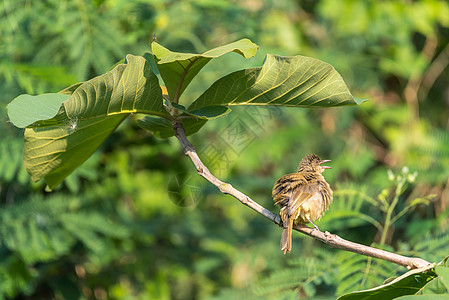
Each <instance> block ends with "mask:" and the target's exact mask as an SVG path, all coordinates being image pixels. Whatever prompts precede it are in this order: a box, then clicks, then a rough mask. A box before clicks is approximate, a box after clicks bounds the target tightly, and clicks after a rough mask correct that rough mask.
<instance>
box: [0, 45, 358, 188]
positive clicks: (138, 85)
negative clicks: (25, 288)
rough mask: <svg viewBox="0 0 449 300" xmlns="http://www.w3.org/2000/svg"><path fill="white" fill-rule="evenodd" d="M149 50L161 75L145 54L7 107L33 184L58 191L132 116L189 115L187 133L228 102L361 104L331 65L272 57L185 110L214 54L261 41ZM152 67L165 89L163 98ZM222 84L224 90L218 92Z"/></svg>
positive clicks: (247, 49)
mask: <svg viewBox="0 0 449 300" xmlns="http://www.w3.org/2000/svg"><path fill="white" fill-rule="evenodd" d="M152 47H153V48H152V49H153V52H154V54H153V59H154V61H155V62H157V70H158V72H156V70H154V65H153V64H151V66H150V63H148V61H146V59H145V58H144V57H140V56H133V55H128V56H127V57H126V61H125V63H124V64H118V65H116V66H115V68H114V69H113V70H111V71H109V72H107V73H106V74H104V75H101V76H98V77H95V78H93V79H91V80H89V81H87V82H84V83H78V84H74V85H72V86H71V87H69V88H67V89H65V90H64V91H62V94H44V95H39V96H34V97H33V96H30V95H21V96H19V97H17V98H15V99H14V100H13V101H12V102H11V103H10V104H8V115H9V117H10V120H11V122H12V123H13V124H15V125H16V126H18V127H20V128H23V127H26V130H25V134H24V135H25V145H24V160H25V166H26V168H27V171H28V172H29V173H30V174H31V179H32V180H33V181H38V180H40V179H42V178H45V180H46V182H47V184H48V187H49V188H50V189H53V188H55V187H56V186H57V185H58V184H59V183H61V182H62V181H63V180H64V178H65V177H67V176H68V175H69V174H70V173H71V172H73V170H75V169H76V168H77V167H78V166H79V165H80V164H82V163H83V162H84V161H85V160H86V159H87V158H89V157H90V156H91V155H92V154H93V152H94V151H95V150H96V149H98V148H99V147H100V145H101V144H102V143H103V142H104V141H105V140H106V138H107V137H109V135H110V134H111V133H112V132H113V131H114V130H115V128H117V126H118V125H119V124H120V123H121V122H122V121H123V120H124V119H125V118H126V117H127V116H128V115H129V114H131V113H142V114H150V115H156V116H159V117H162V118H165V119H167V120H169V121H171V122H172V123H173V124H174V122H175V121H182V120H183V119H192V124H187V125H191V126H188V127H187V129H188V131H189V133H190V132H195V129H197V128H199V127H201V126H202V125H203V124H204V123H202V122H198V121H197V119H198V118H201V119H206V120H207V119H214V118H217V117H218V116H221V115H224V114H226V113H228V112H229V111H230V109H229V108H227V107H226V106H229V105H261V104H264V105H280V106H293V107H313V106H318V107H333V106H343V105H355V104H360V103H361V102H362V101H356V100H355V99H354V97H353V96H352V95H351V93H350V92H349V90H348V88H347V87H346V84H345V83H344V81H343V79H342V78H341V76H340V75H339V74H338V72H337V71H335V69H333V68H332V66H330V65H328V64H326V63H324V62H321V61H319V60H317V59H312V58H307V57H302V56H296V57H281V56H273V55H268V56H267V59H266V61H265V63H264V66H263V67H261V68H256V69H251V70H242V71H240V72H237V73H233V74H231V75H230V76H225V77H223V78H222V79H220V80H218V81H217V82H216V83H215V84H213V85H212V86H211V88H210V89H208V90H206V91H205V93H204V94H203V95H202V96H200V97H199V98H198V100H196V101H195V102H193V103H192V105H191V106H190V107H189V109H188V111H186V109H185V107H184V106H182V105H180V104H179V97H180V96H181V94H182V92H183V91H184V90H185V88H186V87H187V86H188V84H189V83H190V82H191V81H192V79H193V78H194V77H195V76H196V75H197V74H198V72H199V71H200V70H201V69H202V68H203V67H204V66H205V65H206V64H207V63H208V62H209V61H210V60H211V59H213V58H217V57H219V56H222V55H224V54H226V53H229V52H237V53H239V54H241V55H242V56H243V57H245V58H249V57H252V56H254V55H255V52H256V51H257V48H258V46H257V45H255V44H254V43H252V42H251V41H250V40H248V39H243V40H240V41H237V42H235V43H231V44H228V45H225V46H221V47H217V48H214V49H212V50H209V51H206V52H205V53H203V54H202V55H195V54H188V53H174V52H171V51H169V50H168V49H166V48H164V47H162V46H160V45H159V44H157V43H154V42H153V46H152ZM150 61H151V60H150ZM152 68H153V70H154V71H155V72H156V73H160V75H161V77H162V79H163V81H164V83H165V85H166V86H167V88H164V90H166V91H167V92H168V95H166V94H165V93H164V103H163V102H162V99H163V96H162V90H161V88H160V87H159V81H158V78H157V76H156V75H155V73H153V71H152ZM242 72H243V73H242ZM240 73H242V74H244V76H242V75H241V74H240ZM217 86H218V87H220V88H221V89H222V88H223V87H225V89H224V90H217ZM229 89H230V90H229ZM208 93H209V94H212V95H214V96H213V97H211V96H210V95H208ZM66 94H70V96H68V95H66ZM59 105H60V108H59V110H58V109H57V107H58V106H59ZM30 106H31V107H39V106H42V110H41V109H39V108H37V109H33V110H28V109H29V108H30ZM139 124H142V125H143V128H146V129H150V130H152V131H156V132H157V134H158V136H159V137H162V136H164V137H168V136H170V134H171V133H172V132H171V131H170V130H168V128H167V127H168V123H167V122H165V121H164V122H162V121H160V120H157V119H154V118H150V119H146V120H145V119H144V120H142V121H141V122H140V123H139ZM153 128H154V129H153Z"/></svg>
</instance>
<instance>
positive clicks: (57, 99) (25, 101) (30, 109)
mask: <svg viewBox="0 0 449 300" xmlns="http://www.w3.org/2000/svg"><path fill="white" fill-rule="evenodd" d="M68 98H69V96H67V95H62V94H42V95H38V96H31V95H20V96H18V97H17V98H15V99H14V100H13V101H11V103H9V104H8V105H7V106H6V108H7V110H8V117H9V120H10V121H11V122H12V123H13V124H14V125H15V126H17V127H19V128H25V127H27V126H29V125H31V124H33V123H34V122H37V121H40V120H48V119H51V118H53V117H54V116H55V115H56V114H57V113H58V111H59V108H60V107H61V104H62V102H64V101H65V100H67V99H68Z"/></svg>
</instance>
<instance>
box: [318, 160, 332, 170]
mask: <svg viewBox="0 0 449 300" xmlns="http://www.w3.org/2000/svg"><path fill="white" fill-rule="evenodd" d="M329 161H331V160H330V159H325V160H322V161H321V162H320V165H321V164H324V163H326V162H329ZM321 168H323V169H332V167H328V166H321Z"/></svg>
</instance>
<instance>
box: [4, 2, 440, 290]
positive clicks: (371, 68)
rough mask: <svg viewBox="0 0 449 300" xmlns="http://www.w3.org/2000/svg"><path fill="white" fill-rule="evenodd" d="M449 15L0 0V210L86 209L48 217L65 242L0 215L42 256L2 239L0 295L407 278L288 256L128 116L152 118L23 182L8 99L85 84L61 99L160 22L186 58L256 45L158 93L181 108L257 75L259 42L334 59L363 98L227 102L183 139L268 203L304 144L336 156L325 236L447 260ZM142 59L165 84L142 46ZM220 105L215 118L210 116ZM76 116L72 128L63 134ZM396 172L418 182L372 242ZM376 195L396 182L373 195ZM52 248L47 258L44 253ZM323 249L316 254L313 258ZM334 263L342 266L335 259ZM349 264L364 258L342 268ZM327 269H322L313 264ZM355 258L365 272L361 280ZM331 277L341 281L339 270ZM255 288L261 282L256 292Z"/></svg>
mask: <svg viewBox="0 0 449 300" xmlns="http://www.w3.org/2000/svg"><path fill="white" fill-rule="evenodd" d="M448 9H449V6H448V3H446V2H444V1H438V0H430V1H429V0H426V1H414V2H401V1H388V2H379V1H366V2H361V1H358V2H354V1H338V2H335V1H328V0H320V1H293V0H283V1H272V0H256V1H246V0H243V1H216V0H192V1H153V0H150V1H139V0H137V1H134V0H133V1H129V0H95V1H85V0H77V1H54V0H44V1H22V0H17V1H3V2H1V3H0V16H1V18H0V32H1V35H0V45H1V46H0V91H1V93H0V95H1V96H0V103H1V105H0V202H1V203H0V211H1V212H6V211H12V210H11V209H12V208H13V207H16V206H17V207H19V206H21V205H24V207H25V206H26V203H28V202H29V201H31V200H33V201H37V200H38V201H39V202H43V203H46V201H48V200H49V202H48V203H51V205H52V206H55V208H54V209H51V208H49V211H53V210H57V209H56V207H57V206H58V205H62V204H58V203H59V201H57V200H56V198H60V199H61V202H69V203H71V204H73V203H78V204H75V205H74V207H68V208H67V209H66V210H63V209H61V210H59V211H61V212H62V214H65V215H67V214H69V215H71V216H72V217H71V218H72V219H75V220H71V221H73V222H74V223H75V224H76V228H82V229H84V228H85V229H84V230H83V232H84V231H87V232H88V233H87V234H86V235H84V234H83V232H81V233H80V232H78V231H77V230H76V228H69V227H70V225H68V226H65V227H64V226H63V224H62V222H63V221H62V220H60V218H59V219H58V220H60V221H59V223H58V222H56V221H52V222H53V223H51V224H52V227H51V228H52V230H55V232H61V235H55V240H54V241H52V235H49V234H48V232H47V231H46V227H39V226H37V230H35V229H33V231H31V229H29V228H31V227H32V226H34V225H32V224H33V222H34V224H38V223H36V219H35V217H33V215H32V214H28V213H27V214H25V215H27V216H29V220H25V219H24V218H22V217H20V215H19V216H18V217H17V218H12V219H11V218H9V219H8V223H5V222H3V219H0V227H2V228H3V227H5V228H12V229H11V230H13V231H11V232H15V234H18V235H19V236H21V237H22V236H27V237H29V238H30V241H33V247H36V245H41V247H40V248H39V247H38V248H37V249H38V250H39V251H38V253H43V254H42V260H39V258H38V257H35V262H34V263H32V264H30V263H26V262H25V261H24V258H23V256H22V254H21V253H25V254H26V253H28V252H29V251H28V252H27V251H26V249H24V248H23V247H22V248H17V249H16V250H9V249H8V248H6V246H4V244H3V236H0V239H1V240H2V246H1V247H0V256H1V257H2V259H1V263H0V291H1V292H0V294H2V296H0V298H2V297H3V298H5V297H6V298H8V299H23V298H29V299H93V298H97V299H193V298H195V299H211V298H214V299H215V298H217V299H218V298H219V299H231V298H244V299H251V298H254V299H260V298H272V299H280V298H281V299H298V295H299V296H300V297H301V298H306V297H308V298H318V299H335V294H336V291H337V290H339V291H343V290H346V289H345V288H344V287H345V286H346V287H348V286H350V285H351V282H352V284H353V285H352V286H353V287H354V288H353V289H370V288H373V287H375V286H379V285H382V284H383V281H384V280H385V279H386V278H390V277H395V276H400V275H402V274H403V273H404V272H405V271H404V269H396V268H395V267H394V266H392V265H390V264H385V265H384V263H383V262H378V261H377V260H374V259H373V260H370V261H369V260H368V259H365V258H361V257H359V256H357V255H353V254H347V253H342V252H341V251H330V250H329V248H328V247H327V246H324V245H322V244H320V243H319V242H315V241H311V240H310V239H308V238H303V239H301V238H300V236H299V235H298V234H295V235H294V239H293V242H294V246H293V249H294V251H293V252H292V253H291V254H290V255H289V256H283V255H282V253H281V252H280V251H279V246H278V244H279V243H278V242H279V237H280V234H281V230H280V229H279V228H277V226H273V224H270V223H269V222H267V221H266V220H263V219H262V218H260V216H258V215H257V214H255V213H254V212H252V211H250V210H248V209H245V208H244V207H243V206H242V205H241V204H239V203H237V201H233V200H232V199H230V198H228V197H226V196H222V195H219V194H218V192H217V191H216V190H215V189H214V188H213V187H210V186H209V185H208V184H207V183H206V182H205V181H204V180H203V179H202V178H200V177H199V176H198V175H197V174H196V172H195V170H194V169H193V168H192V166H191V162H189V161H188V160H186V159H185V157H184V156H183V155H182V154H181V152H180V148H179V145H178V144H177V143H176V140H174V139H168V140H160V139H158V138H155V135H157V134H158V133H157V132H154V134H153V133H150V132H148V131H146V130H143V129H141V128H139V127H137V126H136V124H135V122H130V121H131V120H132V121H137V120H140V121H138V122H139V124H140V125H141V124H142V122H141V120H147V118H150V116H145V117H144V118H143V119H142V118H141V117H140V116H135V115H130V116H129V118H127V119H125V121H123V122H122V123H121V125H120V126H119V127H118V128H117V130H116V131H114V132H113V133H112V134H111V136H110V137H109V138H108V139H106V141H105V142H104V143H103V145H102V146H101V147H100V148H99V149H98V150H97V151H96V153H95V154H94V155H93V156H91V157H90V158H89V159H88V160H87V161H86V162H85V163H84V164H82V165H81V166H80V167H78V168H77V169H76V170H75V171H74V172H73V173H72V174H71V175H69V176H68V177H67V178H66V179H65V181H64V182H63V183H62V184H60V185H59V186H58V187H57V188H56V189H55V191H54V192H53V193H52V194H51V195H50V194H47V193H45V192H44V188H45V187H44V185H43V183H32V182H30V180H29V175H28V174H27V172H26V170H25V167H24V166H23V163H22V162H23V158H22V148H23V130H17V129H16V128H14V127H13V126H11V125H10V124H9V123H8V121H7V116H6V110H5V107H6V104H7V103H8V102H9V101H10V99H13V98H15V97H17V96H18V95H20V94H23V93H28V94H30V95H35V94H42V93H48V92H51V93H56V92H58V91H60V90H61V89H63V88H65V87H66V86H69V85H70V84H72V83H73V82H80V83H79V84H76V85H73V86H70V87H69V88H68V89H66V90H65V91H62V92H61V93H64V94H66V95H71V94H72V93H73V92H74V91H75V89H76V88H77V87H79V86H80V85H81V84H82V82H83V81H86V80H88V79H89V78H93V77H95V76H97V75H100V74H103V73H105V72H107V71H108V70H110V67H111V66H112V65H114V64H115V63H116V62H117V61H120V60H122V59H123V57H125V55H126V53H133V54H135V55H140V54H142V53H145V51H148V48H149V43H150V41H151V40H152V39H153V36H154V34H155V33H156V39H157V42H158V43H160V44H162V45H164V46H165V47H167V48H168V49H176V50H177V51H180V53H204V52H205V51H207V50H208V49H212V48H214V47H217V46H220V45H225V44H228V43H230V42H232V41H236V40H239V39H241V38H243V37H249V38H250V39H251V40H252V41H254V42H256V43H257V44H259V45H260V46H261V49H260V50H259V51H258V54H256V55H255V57H254V58H253V59H250V60H243V59H239V58H238V56H237V55H235V54H230V55H224V56H222V57H220V58H217V59H214V61H213V62H212V63H210V64H209V63H208V64H206V65H205V66H204V68H203V69H202V70H201V72H199V73H198V74H197V75H196V76H195V78H194V79H193V80H192V81H191V82H190V84H189V86H188V87H187V88H186V89H185V91H184V93H183V94H182V98H180V100H181V103H179V105H182V106H177V107H176V106H175V105H173V103H168V102H166V103H165V104H166V105H170V104H172V105H173V107H176V109H177V110H178V111H179V112H180V113H182V114H184V113H185V114H186V115H185V116H192V115H194V114H189V113H191V112H190V111H189V109H188V108H189V104H190V103H192V102H193V101H195V100H196V99H197V98H198V97H200V96H201V94H202V93H203V92H204V91H206V90H207V89H208V88H210V86H211V85H212V84H213V82H214V81H215V80H216V79H218V78H221V77H223V76H226V75H228V74H230V73H232V72H235V70H240V69H243V68H245V69H248V68H252V67H254V68H260V66H262V65H263V60H264V57H265V55H266V53H267V52H269V53H278V54H282V55H285V56H292V55H298V54H300V55H305V56H310V57H314V58H317V59H320V60H322V61H326V62H328V63H330V64H331V65H332V66H334V67H335V69H336V70H338V72H339V73H340V74H341V75H342V77H343V78H344V80H345V82H347V83H348V86H349V87H351V91H352V92H354V94H357V95H361V96H362V97H363V98H368V99H372V101H368V102H365V103H364V104H363V105H361V106H357V107H346V108H345V109H313V110H310V109H309V110H304V109H294V108H288V109H285V108H282V107H278V106H277V107H274V106H270V107H269V106H266V107H260V106H251V107H249V106H243V107H238V106H233V107H232V113H230V114H227V115H224V116H223V117H220V118H216V119H215V120H214V121H213V122H208V121H206V120H205V119H200V118H198V119H196V118H191V119H183V124H184V126H185V127H188V128H191V129H190V130H191V131H190V133H194V132H197V133H196V134H194V135H193V136H191V137H190V140H191V142H192V144H193V145H195V147H196V149H197V151H198V154H199V156H200V157H201V159H202V160H203V161H204V162H205V163H206V165H207V166H208V168H209V169H210V170H211V171H212V172H213V173H214V174H215V175H216V176H217V177H219V178H220V179H223V180H226V181H227V182H230V183H231V184H232V185H233V186H235V187H237V188H239V189H240V190H242V191H243V192H245V193H246V194H248V195H250V196H251V197H252V198H253V199H255V200H256V201H258V202H259V203H261V204H263V205H264V206H265V207H266V208H268V209H271V210H272V211H273V212H277V210H276V208H274V207H272V200H271V199H270V189H271V187H272V184H273V182H274V181H275V180H276V179H277V178H279V177H280V176H282V175H283V174H285V173H289V172H293V171H294V170H295V168H296V165H297V163H298V160H299V159H300V158H301V157H303V156H304V155H305V154H308V153H317V154H318V155H319V156H320V157H322V158H326V159H332V167H333V169H332V170H330V171H326V174H325V176H326V179H327V181H328V182H329V183H330V184H331V186H332V188H333V189H334V195H335V198H334V202H333V204H332V205H331V207H330V211H328V212H327V213H326V215H325V216H324V217H323V219H322V220H321V221H320V222H321V223H319V226H320V228H321V229H322V230H328V231H331V232H332V233H336V234H338V235H340V236H342V237H344V238H346V239H349V240H352V241H355V242H359V243H363V244H368V245H370V244H372V245H376V246H377V247H380V248H384V249H389V250H390V249H391V250H393V251H395V252H398V253H400V254H404V255H408V256H417V257H421V258H424V259H426V260H427V261H431V262H439V261H440V260H441V258H442V257H445V256H447V246H446V245H447V244H448V243H449V238H448V234H447V229H448V228H449V227H448V226H449V223H448V220H449V219H448V216H449V210H448V209H447V199H448V186H447V178H448V176H449V173H448V172H449V168H448V167H447V166H448V165H449V155H448V153H449V152H448V145H449V143H448V141H449V139H448V133H447V120H448V118H449V111H448V109H447V103H446V100H445V99H446V98H447V97H446V93H447V91H446V90H447V84H446V82H448V80H449V77H448V73H447V63H446V62H445V61H447V60H446V57H447V54H448V49H449V47H447V44H448V42H449V39H448V36H449V35H448V34H447V31H448V27H449V26H448V16H449V14H448V13H447V11H448ZM170 52H171V51H170ZM171 53H173V52H171ZM144 58H145V60H146V61H147V62H148V63H149V64H150V68H151V70H152V71H153V72H154V73H155V75H157V76H159V77H158V78H159V80H161V77H160V74H158V71H157V66H156V64H155V62H154V60H153V59H152V55H150V54H149V53H146V54H145V55H144ZM120 63H124V60H122V61H120ZM114 67H115V65H114ZM160 82H161V81H160ZM415 96H416V97H415ZM415 100H416V101H415ZM175 104H176V103H175ZM212 112H213V111H212ZM222 112H223V113H224V112H226V111H222ZM194 113H196V112H194ZM200 113H204V112H200ZM208 113H210V112H208ZM215 115H221V113H217V112H213V113H212V114H209V115H204V117H206V118H209V117H210V116H215ZM196 116H197V117H198V116H199V117H202V116H201V115H199V114H196ZM152 118H155V119H156V120H157V122H156V125H158V126H159V127H158V128H159V130H160V131H158V132H160V133H161V135H160V136H162V134H167V133H166V132H165V131H164V130H167V129H168V130H169V132H168V134H167V136H170V135H172V132H171V131H170V130H172V127H171V124H170V125H168V124H167V123H170V122H169V121H168V122H164V123H165V125H167V126H164V124H162V125H161V124H160V123H161V122H159V121H161V120H164V121H166V120H165V119H161V118H159V117H152ZM75 121H76V120H72V121H71V122H66V123H64V126H66V127H67V128H70V126H72V127H73V125H74V123H76V122H75ZM151 121H154V120H151ZM151 121H150V122H151ZM78 122H79V120H78ZM162 122H163V121H162ZM187 122H190V124H189V123H187ZM78 125H79V124H78ZM151 126H153V125H151ZM151 126H150V127H151ZM75 127H76V126H75ZM154 128H155V127H154V126H153V127H151V129H154ZM199 129H201V130H200V131H198V130H199ZM70 132H72V133H73V132H75V133H76V131H73V130H71V131H70ZM403 166H408V168H409V170H410V171H409V173H410V174H413V173H414V172H415V171H417V172H418V174H419V177H417V178H416V181H415V182H414V183H410V182H408V183H407V184H406V187H405V190H404V191H403V193H402V194H401V195H400V196H399V198H398V201H397V204H396V205H395V206H394V209H393V211H392V213H391V218H390V224H391V226H389V228H388V229H385V232H386V234H385V244H384V245H383V246H381V245H379V244H380V239H381V236H382V232H383V229H384V228H386V227H385V226H384V223H385V220H386V213H385V212H384V210H382V209H381V207H384V208H386V211H388V207H391V204H392V201H393V200H394V195H395V190H396V188H397V181H396V179H395V180H393V181H391V180H389V179H388V177H387V176H385V174H386V173H387V170H389V169H391V170H393V171H394V174H395V176H394V177H395V178H396V177H397V176H398V175H399V176H400V175H401V174H402V173H401V169H402V168H403ZM384 189H386V190H387V191H388V193H386V194H385V193H382V191H383V190H384ZM377 195H382V197H383V198H384V200H386V201H387V202H388V205H386V206H384V205H383V204H381V202H383V201H381V200H379V199H378V198H377ZM429 195H434V196H433V197H431V198H429V197H430V196H429ZM415 199H419V200H418V201H417V202H414V201H415ZM418 202H419V203H420V204H417V203H418ZM30 203H31V202H30ZM33 203H35V204H36V202H33ZM414 204H417V205H414ZM406 207H409V208H408V209H406ZM401 212H403V213H402V214H400V213H401ZM75 214H76V215H77V214H79V215H80V219H79V220H80V221H79V222H77V220H78V218H75V217H74V215H75ZM42 215H44V216H46V218H47V219H48V218H49V217H48V216H47V214H45V212H43V213H42ZM2 216H3V214H2ZM14 216H16V215H14ZM53 218H56V217H53ZM91 218H100V219H102V220H104V222H106V223H105V224H103V225H102V226H103V228H106V227H107V226H106V225H107V224H108V222H112V224H114V225H117V226H118V227H124V228H127V232H128V235H126V236H125V235H122V236H121V237H115V236H113V235H111V236H109V235H108V234H109V233H106V231H105V233H102V231H101V230H100V229H99V230H97V229H96V227H95V225H94V224H91V223H89V222H94V220H91ZM16 219H17V224H18V225H14V223H15V222H16ZM51 220H55V219H51ZM88 220H90V221H88ZM101 222H102V221H100V223H101ZM22 225H23V226H22ZM22 227H23V228H22ZM35 228H36V227H35ZM111 228H114V227H111ZM41 230H42V232H41ZM70 230H71V231H70ZM105 230H106V229H105ZM10 236H13V235H12V234H11V235H10ZM34 236H36V237H41V238H42V237H44V239H43V240H42V241H41V240H39V239H34ZM60 236H65V237H66V238H67V240H68V241H72V243H73V244H72V246H67V247H68V248H67V249H68V250H67V252H66V254H65V255H58V254H57V253H56V252H55V251H56V250H54V249H53V248H52V247H50V246H51V245H52V244H53V243H54V244H57V245H59V244H61V243H62V242H61V241H64V239H61V238H60ZM45 238H46V239H47V240H46V239H45ZM91 239H94V241H95V239H96V241H98V242H97V243H95V242H92V240H91ZM13 240H15V239H13ZM36 241H37V242H38V243H36ZM58 243H59V244H58ZM62 244H63V243H62ZM45 245H48V248H45V247H44V246H45ZM55 249H63V248H55ZM60 251H62V250H60ZM45 253H55V254H54V257H53V258H50V255H47V256H45V255H44V254H45ZM28 255H30V254H28ZM31 255H32V254H31ZM315 257H319V258H320V261H318V262H317V264H315V265H312V266H311V264H310V263H309V262H312V261H317V260H316V259H315ZM340 259H342V260H344V262H345V264H342V269H341V270H339V268H338V262H339V261H338V260H340ZM351 260H352V261H355V262H356V263H357V266H358V268H351V265H350V262H351ZM321 261H322V262H323V263H321ZM336 265H337V266H336ZM323 266H328V270H327V271H328V272H322V269H323V268H324V267H323ZM290 269H291V270H295V271H297V273H296V272H289V271H288V270H290ZM355 269H356V270H362V271H363V275H362V277H360V276H359V275H357V274H359V273H362V272H353V271H354V270H355ZM320 270H321V271H320ZM351 270H352V271H351ZM340 271H341V272H342V274H346V276H344V277H339V276H338V272H340ZM283 272H284V273H285V274H290V275H292V278H295V277H300V276H302V275H304V274H308V275H309V276H310V280H309V277H307V278H305V277H302V279H299V280H296V282H295V284H292V285H289V287H288V288H279V289H277V288H276V286H282V282H281V283H279V281H278V279H279V280H282V278H285V277H283V276H284V275H283ZM386 273H388V274H386ZM316 276H317V277H316ZM357 276H359V277H357ZM443 277H444V275H443ZM269 278H270V279H272V280H273V284H272V285H271V284H270V280H268V279H269ZM314 278H321V279H317V280H316V281H314ZM320 280H321V281H322V282H321V283H320V282H319V281H320ZM305 282H308V284H305ZM261 283H263V284H261ZM341 285H343V287H341ZM265 288H267V293H262V291H263V290H264V289H265ZM269 290H271V291H273V292H269ZM350 291H353V290H348V292H350ZM445 291H446V287H445V286H444V284H443V283H442V282H441V281H440V278H437V279H436V280H432V281H430V282H429V284H427V285H426V286H425V288H424V289H423V290H422V293H421V295H414V296H406V297H421V298H424V297H427V298H429V297H430V298H431V299H438V298H439V296H441V297H445V298H447V296H446V295H436V294H435V293H444V292H445ZM258 292H259V293H258ZM312 295H315V296H312Z"/></svg>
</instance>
